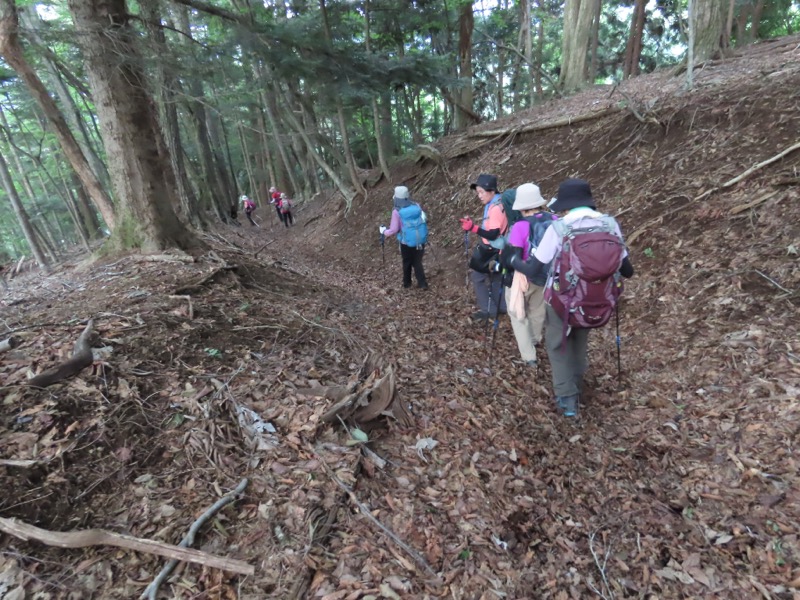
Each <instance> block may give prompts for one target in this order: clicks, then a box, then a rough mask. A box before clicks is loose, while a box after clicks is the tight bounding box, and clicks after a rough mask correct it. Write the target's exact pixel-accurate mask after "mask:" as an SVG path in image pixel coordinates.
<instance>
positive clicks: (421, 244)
mask: <svg viewBox="0 0 800 600" xmlns="http://www.w3.org/2000/svg"><path fill="white" fill-rule="evenodd" d="M392 202H393V208H392V220H391V222H390V223H389V227H386V226H385V225H381V226H380V227H378V230H379V231H380V234H381V238H380V239H381V246H383V240H384V239H385V238H387V237H390V236H393V235H397V241H398V242H400V255H401V257H402V259H403V287H404V288H410V287H411V271H412V269H413V271H414V275H415V276H416V279H417V287H418V288H419V289H421V290H427V289H428V280H427V279H426V278H425V270H424V269H423V268H422V257H423V256H425V244H427V243H428V224H427V220H428V219H427V217H426V215H425V212H424V211H423V210H422V207H421V206H420V205H419V204H417V203H416V202H414V201H413V200H412V199H411V196H410V194H409V192H408V188H407V187H406V186H404V185H398V186H397V187H396V188H394V197H393V199H392Z"/></svg>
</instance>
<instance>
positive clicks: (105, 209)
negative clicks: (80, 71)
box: [0, 0, 115, 229]
mask: <svg viewBox="0 0 800 600" xmlns="http://www.w3.org/2000/svg"><path fill="white" fill-rule="evenodd" d="M18 30H19V20H18V17H17V12H16V6H15V5H14V0H0V55H2V56H3V58H4V59H5V61H6V63H8V65H9V66H10V67H11V68H12V69H14V70H15V71H16V72H17V73H18V74H19V76H20V77H21V78H22V79H23V81H25V84H26V85H27V87H28V89H30V91H31V94H32V95H33V97H34V99H35V100H36V102H37V103H38V104H39V106H40V107H41V108H42V110H43V111H44V114H45V116H46V117H47V120H48V122H49V123H50V125H51V127H52V128H53V132H54V133H55V135H56V138H57V139H58V142H59V144H60V145H61V149H62V150H63V152H64V154H65V156H66V157H67V160H68V161H69V162H70V164H71V165H72V168H73V169H75V172H76V173H77V175H78V177H80V179H81V182H82V183H83V185H84V186H85V187H86V190H87V191H88V192H89V195H90V196H91V198H92V201H93V202H94V203H95V205H96V206H97V208H98V210H99V211H100V213H101V214H102V215H103V219H104V220H105V222H106V224H107V225H108V227H109V229H113V228H114V226H115V220H114V207H113V205H112V203H111V199H110V198H109V197H108V195H107V194H106V193H105V190H104V189H103V186H102V185H101V183H100V180H99V179H98V178H97V176H96V175H95V174H94V172H93V171H92V169H91V167H90V166H89V162H88V161H87V160H86V157H85V156H84V155H83V152H82V151H81V148H80V146H79V145H78V143H77V141H75V137H74V136H73V135H72V132H71V131H70V129H69V126H68V125H67V122H66V120H65V119H64V115H62V114H61V111H60V110H59V109H58V106H56V103H55V101H54V100H53V99H52V98H51V97H50V94H49V93H48V92H47V90H46V89H45V87H44V85H43V84H42V82H41V80H40V79H39V77H38V76H37V75H36V72H35V71H34V70H33V68H32V67H31V66H30V64H29V63H28V61H27V60H26V59H25V56H24V54H23V51H22V46H21V45H20V43H19V37H18Z"/></svg>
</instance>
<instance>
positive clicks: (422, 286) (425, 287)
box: [419, 283, 428, 292]
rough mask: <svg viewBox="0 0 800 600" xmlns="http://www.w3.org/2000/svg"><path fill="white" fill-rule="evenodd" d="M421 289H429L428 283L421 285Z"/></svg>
mask: <svg viewBox="0 0 800 600" xmlns="http://www.w3.org/2000/svg"><path fill="white" fill-rule="evenodd" d="M419 289H421V290H422V291H424V292H427V291H428V284H427V283H426V284H425V285H421V286H419Z"/></svg>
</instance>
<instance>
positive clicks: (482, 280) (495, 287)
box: [470, 271, 507, 319]
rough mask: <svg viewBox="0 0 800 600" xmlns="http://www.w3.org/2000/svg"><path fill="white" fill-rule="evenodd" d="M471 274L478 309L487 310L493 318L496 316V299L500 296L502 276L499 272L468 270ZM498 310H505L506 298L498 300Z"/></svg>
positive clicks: (502, 311)
mask: <svg viewBox="0 0 800 600" xmlns="http://www.w3.org/2000/svg"><path fill="white" fill-rule="evenodd" d="M470 273H471V274H472V287H473V288H475V301H476V302H477V303H478V310H482V311H484V312H488V313H489V316H490V317H491V318H492V319H494V318H495V317H496V316H497V300H498V299H499V298H500V288H501V286H502V283H503V281H502V280H503V276H502V275H501V274H500V273H492V274H489V273H479V272H478V271H470ZM490 281H491V290H492V291H491V294H492V295H491V297H490V296H489V282H490ZM500 312H501V313H504V312H507V311H506V298H505V294H503V299H502V301H501V302H500Z"/></svg>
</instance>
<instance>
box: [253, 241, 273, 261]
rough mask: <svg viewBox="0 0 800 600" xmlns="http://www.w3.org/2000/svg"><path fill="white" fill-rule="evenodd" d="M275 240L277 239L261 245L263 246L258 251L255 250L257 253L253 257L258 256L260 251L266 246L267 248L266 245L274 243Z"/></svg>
mask: <svg viewBox="0 0 800 600" xmlns="http://www.w3.org/2000/svg"><path fill="white" fill-rule="evenodd" d="M276 239H277V238H276ZM273 242H275V240H270V241H268V242H267V243H266V244H264V245H263V246H261V248H259V249H258V250H256V251H255V254H253V258H258V253H259V252H261V251H262V250H263V249H264V248H266V247H267V246H269V245H270V244H272V243H273Z"/></svg>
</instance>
